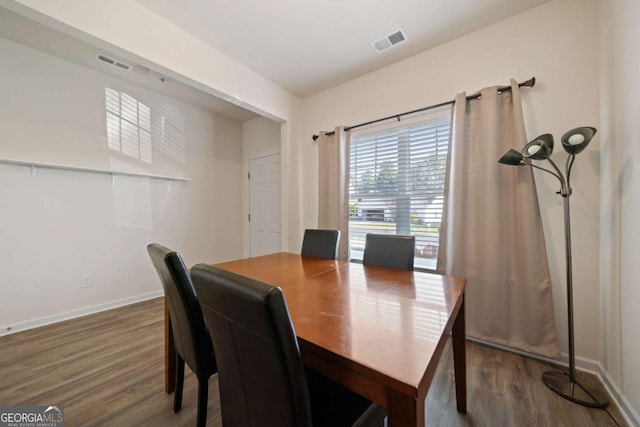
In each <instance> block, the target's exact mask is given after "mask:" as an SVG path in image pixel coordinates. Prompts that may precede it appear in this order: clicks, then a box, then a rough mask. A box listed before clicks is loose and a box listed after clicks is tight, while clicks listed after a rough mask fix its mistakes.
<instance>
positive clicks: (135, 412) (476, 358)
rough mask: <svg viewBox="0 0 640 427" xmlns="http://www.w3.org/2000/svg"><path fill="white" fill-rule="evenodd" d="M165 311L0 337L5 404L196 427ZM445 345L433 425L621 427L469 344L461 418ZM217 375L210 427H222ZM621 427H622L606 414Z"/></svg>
mask: <svg viewBox="0 0 640 427" xmlns="http://www.w3.org/2000/svg"><path fill="white" fill-rule="evenodd" d="M163 339H164V338H163V302H162V299H155V300H151V301H147V302H143V303H140V304H135V305H130V306H127V307H123V308H119V309H116V310H111V311H108V312H104V313H99V314H96V315H92V316H87V317H84V318H81V319H75V320H71V321H67V322H63V323H58V324H56V325H51V326H47V327H43V328H39V329H34V330H31V331H26V332H22V333H18V334H14V335H9V336H6V337H2V338H0V405H27V404H31V405H57V404H61V405H64V412H65V426H68V427H73V426H90V425H104V426H155V427H160V426H194V425H195V418H196V401H197V381H196V379H195V377H194V375H193V374H192V373H191V372H190V371H189V370H188V369H187V371H188V372H187V373H186V374H185V389H184V396H183V407H182V411H181V412H179V413H178V414H174V413H173V411H172V403H173V395H167V394H165V393H164V371H163V349H164V347H163ZM451 359H452V356H451V346H450V344H449V345H448V347H447V349H446V351H445V354H444V356H443V358H442V361H441V362H440V366H439V368H438V372H437V373H436V376H435V378H434V380H433V383H432V385H431V389H430V391H429V394H428V396H427V401H426V413H427V426H429V427H431V426H447V427H448V426H516V427H520V426H580V427H588V426H615V424H614V423H613V422H612V421H611V419H610V418H609V415H607V413H606V412H605V411H603V410H598V409H590V408H585V407H582V406H579V405H576V404H573V403H571V402H569V401H566V400H564V399H562V398H560V397H558V396H557V395H555V393H553V392H551V391H549V390H548V389H547V388H546V387H545V386H544V384H542V382H541V381H540V376H541V374H542V372H543V371H545V370H549V369H550V366H549V365H548V364H546V363H543V362H540V361H537V360H533V359H529V358H525V357H522V356H518V355H515V354H512V353H508V352H503V351H499V350H495V349H492V348H489V347H484V346H480V345H477V344H473V343H468V345H467V382H468V413H467V414H466V415H462V414H459V413H458V412H456V409H455V397H454V387H453V363H452V360H451ZM217 384H218V381H217V376H215V375H214V376H213V377H212V378H211V380H210V382H209V407H208V423H207V425H208V426H221V425H222V422H221V419H220V403H219V395H218V385H217ZM609 411H610V412H611V413H612V414H613V416H614V417H615V419H616V420H617V421H618V423H619V424H620V425H626V424H624V422H623V419H622V416H621V415H620V413H619V412H618V410H617V409H616V408H615V407H610V408H609Z"/></svg>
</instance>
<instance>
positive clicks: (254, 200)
mask: <svg viewBox="0 0 640 427" xmlns="http://www.w3.org/2000/svg"><path fill="white" fill-rule="evenodd" d="M249 239H250V240H249V254H250V256H252V257H254V256H260V255H266V254H271V253H274V252H280V154H274V155H272V156H267V157H261V158H259V159H254V160H249Z"/></svg>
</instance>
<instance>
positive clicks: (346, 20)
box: [135, 0, 548, 97]
mask: <svg viewBox="0 0 640 427" xmlns="http://www.w3.org/2000/svg"><path fill="white" fill-rule="evenodd" d="M135 1H136V2H137V3H139V4H140V5H142V6H143V7H145V8H147V9H149V10H151V11H152V12H154V13H156V14H157V15H160V16H162V17H163V18H165V19H166V20H168V21H170V22H171V23H173V24H175V25H176V26H178V27H181V28H182V29H184V30H185V31H187V32H189V33H191V34H192V35H194V36H195V37H197V38H199V39H201V40H202V41H204V42H205V43H207V44H209V45H210V46H212V47H213V48H215V49H216V50H218V51H220V52H222V53H224V54H226V55H228V56H230V57H231V58H233V59H235V60H236V61H238V62H240V63H241V64H244V65H245V66H247V67H249V68H251V69H252V70H254V71H255V72H257V73H259V74H261V75H262V76H264V77H266V78H268V79H270V80H271V81H273V82H275V83H277V84H279V85H280V86H282V87H283V88H285V89H287V90H289V91H290V92H292V93H294V94H295V95H297V96H299V97H306V96H309V95H312V94H314V93H317V92H320V91H322V90H325V89H328V88H330V87H333V86H335V85H338V84H340V83H343V82H346V81H348V80H350V79H353V78H355V77H358V76H360V75H363V74H365V73H368V72H370V71H373V70H376V69H378V68H381V67H384V66H386V65H389V64H391V63H393V62H396V61H399V60H401V59H404V58H407V57H409V56H412V55H414V54H416V53H419V52H421V51H423V50H426V49H429V48H432V47H434V46H437V45H439V44H442V43H445V42H447V41H449V40H452V39H455V38H457V37H460V36H462V35H464V34H468V33H470V32H472V31H475V30H477V29H480V28H482V27H485V26H487V25H490V24H492V23H495V22H497V21H500V20H502V19H505V18H507V17H510V16H513V15H515V14H518V13H521V12H523V11H525V10H527V9H530V8H532V7H534V6H537V5H539V4H542V3H545V2H546V1H548V0H401V1H394V2H392V1H389V0H386V1H380V0H234V1H229V0H182V1H179V2H178V1H175V0H135ZM399 28H402V29H403V30H404V32H405V34H406V35H407V41H405V42H403V43H400V44H398V45H396V46H394V47H393V48H391V49H388V50H386V51H384V52H382V53H378V52H377V51H376V50H375V49H374V48H373V47H372V42H373V41H375V40H378V39H380V38H382V37H384V36H386V35H388V34H390V33H392V32H395V31H396V30H398V29H399Z"/></svg>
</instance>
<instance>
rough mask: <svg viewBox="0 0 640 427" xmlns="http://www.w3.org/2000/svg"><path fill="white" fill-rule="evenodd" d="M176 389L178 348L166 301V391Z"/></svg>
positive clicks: (170, 391)
mask: <svg viewBox="0 0 640 427" xmlns="http://www.w3.org/2000/svg"><path fill="white" fill-rule="evenodd" d="M175 389H176V348H175V345H174V343H173V330H172V329H171V317H170V316H169V306H168V305H167V301H166V299H165V301H164V391H165V392H166V393H167V394H171V393H173V391H174V390H175Z"/></svg>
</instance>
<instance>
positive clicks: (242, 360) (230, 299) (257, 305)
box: [191, 264, 386, 427]
mask: <svg viewBox="0 0 640 427" xmlns="http://www.w3.org/2000/svg"><path fill="white" fill-rule="evenodd" d="M191 275H192V277H193V283H194V285H195V287H196V291H197V292H198V295H199V297H200V305H201V306H202V312H203V314H204V318H205V321H206V323H207V326H208V327H209V331H210V333H211V339H212V341H213V346H214V348H215V351H216V357H217V360H218V370H219V372H218V385H219V387H220V406H221V410H222V422H223V424H224V425H225V426H234V427H245V426H246V427H248V426H254V427H257V426H274V427H276V426H277V427H288V426H290V427H294V426H295V427H310V426H316V427H318V426H381V425H382V424H383V423H384V418H385V417H386V410H385V409H384V408H382V407H380V406H378V405H376V404H375V403H372V402H370V401H369V400H367V399H365V398H363V397H361V396H360V395H358V394H355V393H353V392H351V391H350V390H348V389H346V388H344V387H343V386H341V385H339V384H336V383H334V382H332V381H330V380H328V379H326V378H325V377H323V376H321V375H319V374H317V373H313V372H311V371H309V372H306V371H305V368H304V365H303V363H302V358H301V356H300V349H299V347H298V340H297V337H296V334H295V331H294V328H293V324H292V322H291V318H290V316H289V310H288V308H287V304H286V301H285V298H284V295H283V293H282V290H281V289H280V288H278V287H276V286H271V285H268V284H266V283H263V282H260V281H257V280H254V279H250V278H247V277H244V276H240V275H238V274H235V273H231V272H229V271H225V270H221V269H218V268H215V267H212V266H209V265H205V264H199V265H196V266H195V267H193V268H192V269H191Z"/></svg>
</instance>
